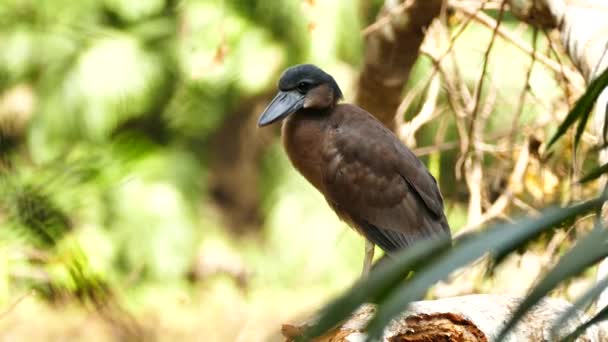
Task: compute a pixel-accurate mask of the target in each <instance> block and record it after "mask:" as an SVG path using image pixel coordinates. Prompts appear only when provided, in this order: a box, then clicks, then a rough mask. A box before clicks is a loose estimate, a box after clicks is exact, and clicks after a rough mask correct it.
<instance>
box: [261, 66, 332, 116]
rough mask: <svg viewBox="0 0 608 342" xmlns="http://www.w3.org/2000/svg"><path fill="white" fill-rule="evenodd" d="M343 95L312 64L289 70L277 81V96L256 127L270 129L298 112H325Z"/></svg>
mask: <svg viewBox="0 0 608 342" xmlns="http://www.w3.org/2000/svg"><path fill="white" fill-rule="evenodd" d="M341 98H342V91H341V90H340V87H338V83H336V80H334V78H333V77H331V75H329V74H328V73H326V72H325V71H323V70H321V69H320V68H318V67H316V66H314V65H312V64H300V65H296V66H293V67H291V68H288V69H287V70H285V71H284V72H283V75H281V79H280V80H279V93H278V94H277V95H276V96H275V97H274V99H273V100H272V102H270V104H269V105H268V107H266V109H265V110H264V112H263V113H262V115H261V116H260V119H259V120H258V126H260V127H261V126H266V125H270V124H271V123H273V122H276V121H279V120H281V119H284V118H285V117H287V116H288V115H290V114H293V113H295V112H297V111H299V110H300V109H325V108H330V107H333V106H335V105H336V102H338V100H339V99H341Z"/></svg>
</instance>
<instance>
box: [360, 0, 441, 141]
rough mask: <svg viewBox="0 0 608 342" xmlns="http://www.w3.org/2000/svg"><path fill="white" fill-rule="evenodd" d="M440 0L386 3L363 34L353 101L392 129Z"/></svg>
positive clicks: (436, 14) (395, 0) (406, 0)
mask: <svg viewBox="0 0 608 342" xmlns="http://www.w3.org/2000/svg"><path fill="white" fill-rule="evenodd" d="M442 2H443V1H442V0H417V1H413V0H405V1H397V0H386V1H385V4H384V7H383V9H382V11H381V12H380V14H379V16H378V18H379V19H378V21H377V25H376V26H373V29H372V30H366V31H364V35H366V37H365V56H364V65H363V69H362V71H361V74H360V76H359V81H358V91H357V95H356V97H355V102H356V103H357V104H358V105H359V106H361V107H362V108H364V109H365V110H367V111H368V112H370V113H372V114H373V115H374V116H376V117H377V118H378V119H379V120H380V121H382V123H383V124H384V125H385V126H387V127H389V128H390V129H391V130H392V131H394V130H395V113H396V111H397V108H398V107H399V104H400V102H401V97H402V94H403V87H404V86H405V83H406V82H407V80H408V79H409V76H410V71H411V70H412V67H413V65H414V63H415V62H416V59H417V58H418V50H419V49H420V45H421V44H422V40H423V39H424V35H425V30H426V29H427V28H428V26H429V25H430V24H431V21H433V19H434V18H435V17H437V16H438V15H439V11H440V10H441V5H442Z"/></svg>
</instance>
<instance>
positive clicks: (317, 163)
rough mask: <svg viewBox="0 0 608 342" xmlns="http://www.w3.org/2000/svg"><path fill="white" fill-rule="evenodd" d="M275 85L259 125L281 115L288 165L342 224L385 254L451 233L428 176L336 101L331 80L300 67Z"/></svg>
mask: <svg viewBox="0 0 608 342" xmlns="http://www.w3.org/2000/svg"><path fill="white" fill-rule="evenodd" d="M279 88H280V90H281V91H280V92H279V94H278V95H277V97H276V98H275V100H273V102H272V103H271V104H270V105H269V107H268V108H267V110H266V111H265V112H264V114H262V116H261V117H260V122H259V124H260V125H265V124H269V123H272V122H274V121H277V120H280V119H282V118H284V117H286V119H285V120H284V123H283V129H282V137H283V144H284V146H285V150H286V151H287V154H288V156H289V158H290V160H291V162H292V164H293V165H294V166H295V167H296V169H297V170H298V171H299V172H300V173H301V174H302V175H303V176H304V177H305V178H306V179H307V180H308V181H309V182H310V183H312V184H313V185H314V186H315V187H316V188H317V189H318V190H319V191H320V192H321V193H322V194H323V195H324V196H325V198H326V200H327V202H328V203H329V205H330V206H331V207H332V208H333V210H334V211H335V212H336V213H337V214H338V216H339V217H340V218H341V219H343V220H344V221H346V222H348V223H349V224H350V225H351V226H352V227H353V228H355V229H356V230H358V231H359V232H360V233H361V234H363V235H364V236H365V237H366V238H367V239H368V240H370V241H372V242H373V243H374V244H376V245H378V246H379V247H380V248H382V249H383V250H384V251H385V252H387V253H388V254H389V255H390V254H392V253H393V252H395V251H398V250H400V249H402V248H405V247H407V246H409V245H411V244H412V243H414V242H416V241H418V240H421V239H426V238H433V237H439V236H442V235H448V236H449V235H450V228H449V226H448V223H447V220H446V218H445V215H444V212H443V199H442V197H441V193H440V192H439V188H438V186H437V182H436V181H435V178H434V177H433V176H432V175H431V174H430V172H429V171H428V170H427V169H426V167H425V166H424V164H423V163H422V162H420V160H419V159H418V158H417V157H416V156H415V155H414V154H413V153H412V151H410V150H409V149H408V148H407V147H406V146H405V145H404V144H403V143H402V142H401V141H400V140H399V139H398V138H397V137H396V136H395V135H394V134H393V133H392V132H391V131H390V130H388V129H387V128H386V127H384V126H383V125H382V123H380V121H378V120H377V119H376V118H375V117H374V116H372V115H371V114H370V113H368V112H366V111H365V110H363V109H361V108H359V107H357V106H354V105H351V104H337V101H338V100H339V98H340V97H341V96H342V93H341V91H340V89H339V88H338V86H337V83H335V81H334V80H333V78H332V77H331V76H329V75H328V74H326V73H324V72H323V71H322V70H321V69H318V68H317V67H315V66H312V65H299V66H295V67H292V68H290V69H287V70H286V71H285V72H284V73H283V76H282V77H281V80H280V81H279ZM273 106H274V107H273ZM277 106H278V107H279V109H280V110H277V109H276V107H277ZM290 114H292V115H290ZM277 118H278V119H277ZM269 121H270V122H269Z"/></svg>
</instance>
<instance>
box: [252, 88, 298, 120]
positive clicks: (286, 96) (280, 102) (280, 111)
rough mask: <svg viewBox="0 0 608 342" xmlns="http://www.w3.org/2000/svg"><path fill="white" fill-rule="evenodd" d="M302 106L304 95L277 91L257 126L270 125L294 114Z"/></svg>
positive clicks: (295, 92)
mask: <svg viewBox="0 0 608 342" xmlns="http://www.w3.org/2000/svg"><path fill="white" fill-rule="evenodd" d="M303 105H304V95H302V94H300V93H298V92H297V91H295V90H293V91H279V93H278V94H277V96H275V97H274V99H272V102H270V104H269V105H268V107H266V109H265V110H264V113H262V115H261V116H260V119H259V120H258V126H259V127H262V126H266V125H270V124H271V123H273V122H276V121H279V120H281V119H283V118H285V117H286V116H288V115H289V114H292V113H295V112H297V111H298V110H300V109H301V108H302V106H303Z"/></svg>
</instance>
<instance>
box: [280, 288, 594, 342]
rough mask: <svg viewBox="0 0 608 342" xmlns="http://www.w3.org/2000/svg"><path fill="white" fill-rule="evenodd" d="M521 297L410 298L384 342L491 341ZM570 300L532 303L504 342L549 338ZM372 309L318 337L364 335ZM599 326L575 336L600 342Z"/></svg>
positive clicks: (294, 330)
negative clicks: (417, 300)
mask: <svg viewBox="0 0 608 342" xmlns="http://www.w3.org/2000/svg"><path fill="white" fill-rule="evenodd" d="M520 300H521V298H517V297H509V296H499V295H468V296H461V297H452V298H445V299H438V300H425V301H419V302H414V303H412V304H411V305H410V307H409V308H408V309H407V310H406V311H405V312H403V314H402V315H401V316H399V317H398V318H396V319H395V320H393V321H392V322H391V324H389V325H388V326H387V327H386V329H385V331H384V336H383V338H382V341H386V342H431V341H445V342H482V341H483V342H486V341H494V340H495V339H496V337H497V335H498V334H499V333H500V329H501V328H502V326H503V324H504V323H505V322H506V321H507V320H508V318H509V317H510V315H511V314H512V313H513V311H514V310H515V308H517V306H518V304H519V302H520ZM569 307H570V304H569V303H568V302H566V301H564V300H560V299H552V298H547V299H544V300H543V301H541V302H540V303H539V304H538V305H536V306H535V307H534V308H533V309H532V310H531V311H530V312H529V313H528V314H527V315H526V316H525V317H524V318H523V319H522V321H521V322H520V323H519V324H518V325H517V326H516V327H515V328H514V329H513V330H512V331H511V333H509V335H508V336H507V338H506V339H505V340H504V341H505V342H516V341H527V342H536V341H538V342H540V341H543V342H544V341H553V340H555V339H554V338H553V336H552V335H551V327H552V324H553V322H555V320H556V319H558V318H559V316H560V315H561V313H563V312H564V311H565V310H567V309H568V308H569ZM374 311H375V308H374V306H373V305H370V304H367V305H364V306H362V307H361V308H360V309H359V310H357V312H356V313H355V314H354V315H352V316H351V318H350V319H349V320H348V321H347V322H345V323H344V324H342V325H341V326H340V327H338V328H336V329H334V330H333V331H331V332H329V333H328V334H326V335H325V336H322V337H320V338H318V339H316V340H315V341H316V342H330V341H331V342H342V341H343V342H347V341H348V342H354V341H363V340H364V339H365V337H366V334H365V326H366V324H367V323H368V322H369V320H370V319H371V318H372V317H373V315H374ZM585 319H586V317H585V316H584V315H583V314H580V313H579V314H578V315H577V316H576V317H575V318H573V319H571V320H570V321H569V322H568V323H567V325H565V326H563V327H561V330H560V333H561V334H564V333H567V332H570V331H571V330H573V329H574V328H575V327H576V325H578V324H581V323H582V322H584V320H585ZM309 324H310V322H307V323H301V324H293V325H292V324H286V325H284V326H283V329H282V333H283V336H284V337H285V341H287V342H290V341H294V340H295V338H296V337H297V336H299V335H300V334H302V332H303V331H304V329H305V328H306V327H307V326H308V325H309ZM601 334H602V331H600V330H599V328H598V327H591V328H590V329H588V330H587V331H586V332H585V334H584V335H581V336H580V337H579V338H578V339H577V341H587V342H599V341H605V340H603V339H602V335H601Z"/></svg>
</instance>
